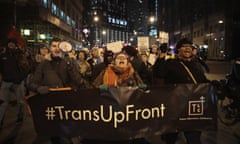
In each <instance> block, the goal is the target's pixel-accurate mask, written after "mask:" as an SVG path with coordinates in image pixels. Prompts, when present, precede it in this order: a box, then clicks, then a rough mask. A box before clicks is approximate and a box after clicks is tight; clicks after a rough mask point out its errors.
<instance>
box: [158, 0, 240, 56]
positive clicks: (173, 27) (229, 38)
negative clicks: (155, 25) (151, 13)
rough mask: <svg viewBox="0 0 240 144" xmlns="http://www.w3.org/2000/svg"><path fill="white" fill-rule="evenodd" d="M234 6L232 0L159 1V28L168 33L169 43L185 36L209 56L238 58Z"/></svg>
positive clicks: (237, 22)
mask: <svg viewBox="0 0 240 144" xmlns="http://www.w3.org/2000/svg"><path fill="white" fill-rule="evenodd" d="M236 5H237V3H236V1H234V0H229V1H224V0H212V1H208V0H202V1H192V0H182V1H179V0H162V1H161V2H160V3H159V6H160V8H159V9H160V10H159V11H160V13H159V18H158V19H159V21H160V22H159V28H160V29H162V30H164V31H167V32H168V33H169V44H170V45H172V46H174V45H175V43H176V42H177V41H178V40H179V39H180V38H182V37H187V38H189V39H191V40H192V41H193V42H194V43H195V44H197V45H199V46H200V51H203V52H204V53H206V55H207V57H208V59H214V60H224V59H232V58H235V57H239V56H240V51H239V49H237V48H236V45H237V40H236V39H237V37H238V36H239V32H240V26H239V21H240V18H239V17H240V16H239V11H240V10H239V8H237V6H236Z"/></svg>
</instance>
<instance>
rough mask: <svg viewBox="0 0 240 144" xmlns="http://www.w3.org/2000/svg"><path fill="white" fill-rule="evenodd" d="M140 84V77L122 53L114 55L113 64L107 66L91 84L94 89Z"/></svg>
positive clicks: (141, 82)
mask: <svg viewBox="0 0 240 144" xmlns="http://www.w3.org/2000/svg"><path fill="white" fill-rule="evenodd" d="M141 84H143V81H142V79H141V77H140V76H139V75H138V73H137V72H136V71H135V69H134V68H133V66H132V64H131V63H130V62H129V60H128V55H127V54H126V53H124V52H121V53H119V54H116V56H115V57H114V64H109V65H108V67H107V68H106V69H105V70H104V71H102V72H101V73H100V74H99V75H98V76H97V78H96V79H95V80H94V82H93V85H94V86H96V87H99V86H106V87H117V86H139V85H141Z"/></svg>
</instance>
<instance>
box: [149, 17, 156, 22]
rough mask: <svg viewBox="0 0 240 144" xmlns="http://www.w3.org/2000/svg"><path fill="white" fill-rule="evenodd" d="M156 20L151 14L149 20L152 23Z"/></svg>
mask: <svg viewBox="0 0 240 144" xmlns="http://www.w3.org/2000/svg"><path fill="white" fill-rule="evenodd" d="M154 21H155V18H154V16H150V17H149V22H150V23H151V24H152V23H154Z"/></svg>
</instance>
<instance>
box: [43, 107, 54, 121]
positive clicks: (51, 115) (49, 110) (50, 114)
mask: <svg viewBox="0 0 240 144" xmlns="http://www.w3.org/2000/svg"><path fill="white" fill-rule="evenodd" d="M45 112H46V117H47V119H48V120H53V119H54V117H55V116H56V115H55V110H54V108H53V107H47V109H46V111H45Z"/></svg>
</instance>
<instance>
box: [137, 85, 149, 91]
mask: <svg viewBox="0 0 240 144" xmlns="http://www.w3.org/2000/svg"><path fill="white" fill-rule="evenodd" d="M138 88H140V89H142V90H145V89H147V85H146V84H139V85H138Z"/></svg>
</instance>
